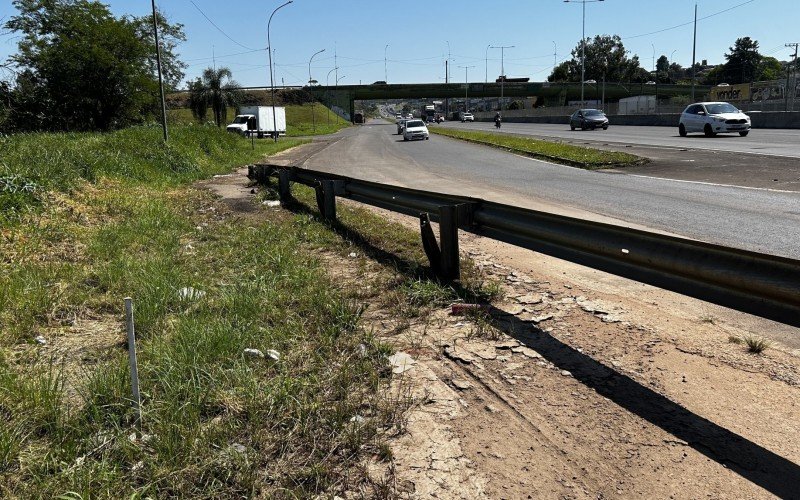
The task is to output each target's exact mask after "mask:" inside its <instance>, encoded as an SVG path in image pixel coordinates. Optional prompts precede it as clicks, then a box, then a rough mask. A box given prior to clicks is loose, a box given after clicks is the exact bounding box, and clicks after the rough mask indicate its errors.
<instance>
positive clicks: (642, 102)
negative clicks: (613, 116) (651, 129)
mask: <svg viewBox="0 0 800 500" xmlns="http://www.w3.org/2000/svg"><path fill="white" fill-rule="evenodd" d="M655 112H656V96H654V95H635V96H633V97H626V98H624V99H620V100H619V109H618V111H617V114H618V115H652V114H655Z"/></svg>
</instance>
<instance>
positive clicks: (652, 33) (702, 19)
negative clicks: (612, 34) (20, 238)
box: [620, 0, 756, 40]
mask: <svg viewBox="0 0 800 500" xmlns="http://www.w3.org/2000/svg"><path fill="white" fill-rule="evenodd" d="M755 1H756V0H747V1H746V2H742V3H740V4H738V5H734V6H733V7H728V8H727V9H725V10H721V11H719V12H715V13H713V14H709V15H707V16H706V17H701V18H700V19H698V21H705V20H706V19H709V18H712V17H714V16H718V15H720V14H724V13H725V12H729V11H731V10H733V9H737V8H739V7H741V6H742V5H747V4H749V3H753V2H755ZM694 23H695V21H689V22H686V23H682V24H676V25H675V26H671V27H669V28H664V29H660V30H657V31H652V32H650V33H642V34H641V35H633V36H626V37H620V39H621V40H632V39H634V38H641V37H643V36H650V35H655V34H658V33H663V32H665V31H669V30H674V29H677V28H683V27H684V26H689V25H691V24H694Z"/></svg>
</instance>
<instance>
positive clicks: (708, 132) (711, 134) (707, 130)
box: [703, 123, 717, 137]
mask: <svg viewBox="0 0 800 500" xmlns="http://www.w3.org/2000/svg"><path fill="white" fill-rule="evenodd" d="M703 133H704V134H706V137H714V136H715V135H717V134H715V133H714V131H713V130H711V125H709V124H708V123H706V126H705V127H703Z"/></svg>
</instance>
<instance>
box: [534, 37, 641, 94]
mask: <svg viewBox="0 0 800 500" xmlns="http://www.w3.org/2000/svg"><path fill="white" fill-rule="evenodd" d="M585 51H586V52H585V53H586V63H585V74H586V79H587V80H597V81H600V80H601V79H603V78H605V80H606V81H611V82H637V83H638V82H642V81H647V80H648V73H647V72H646V71H644V70H643V69H642V68H641V67H640V66H639V57H638V56H633V57H632V58H630V59H629V58H628V56H627V55H626V53H627V51H626V50H625V46H624V45H623V44H622V39H620V37H619V36H618V35H613V36H609V35H597V36H595V37H594V38H593V39H592V38H587V39H586V49H585ZM547 79H548V81H551V82H558V81H564V82H580V81H581V43H580V42H579V43H578V45H577V46H576V47H575V48H574V49H572V59H570V60H568V61H564V62H563V63H561V64H560V65H558V66H556V68H555V69H554V70H553V72H552V73H551V74H550V76H549V77H548V78H547Z"/></svg>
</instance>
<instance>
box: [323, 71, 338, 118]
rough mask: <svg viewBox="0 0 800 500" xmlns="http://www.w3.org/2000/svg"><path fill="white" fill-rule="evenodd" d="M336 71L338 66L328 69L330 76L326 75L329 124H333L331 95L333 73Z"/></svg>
mask: <svg viewBox="0 0 800 500" xmlns="http://www.w3.org/2000/svg"><path fill="white" fill-rule="evenodd" d="M334 71H336V67H335V66H334V67H333V68H331V70H330V71H328V76H326V77H325V91H326V92H328V97H329V99H328V113H327V115H328V125H330V124H331V108H330V96H331V73H333V72H334Z"/></svg>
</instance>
